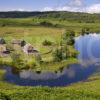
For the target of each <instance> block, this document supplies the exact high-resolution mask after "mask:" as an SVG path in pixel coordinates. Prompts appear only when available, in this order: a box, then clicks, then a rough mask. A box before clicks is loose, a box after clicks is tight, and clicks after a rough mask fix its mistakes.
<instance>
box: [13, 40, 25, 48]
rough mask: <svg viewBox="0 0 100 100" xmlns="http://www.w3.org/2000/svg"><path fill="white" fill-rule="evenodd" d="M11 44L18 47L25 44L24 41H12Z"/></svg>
mask: <svg viewBox="0 0 100 100" xmlns="http://www.w3.org/2000/svg"><path fill="white" fill-rule="evenodd" d="M12 44H13V45H19V46H21V47H23V46H25V45H26V42H25V41H24V40H20V39H13V40H12Z"/></svg>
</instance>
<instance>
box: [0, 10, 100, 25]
mask: <svg viewBox="0 0 100 100" xmlns="http://www.w3.org/2000/svg"><path fill="white" fill-rule="evenodd" d="M28 17H36V18H56V19H59V20H61V21H62V20H67V21H75V22H79V23H81V22H86V23H95V22H100V14H89V13H80V12H67V11H51V12H18V11H13V12H0V18H28Z"/></svg>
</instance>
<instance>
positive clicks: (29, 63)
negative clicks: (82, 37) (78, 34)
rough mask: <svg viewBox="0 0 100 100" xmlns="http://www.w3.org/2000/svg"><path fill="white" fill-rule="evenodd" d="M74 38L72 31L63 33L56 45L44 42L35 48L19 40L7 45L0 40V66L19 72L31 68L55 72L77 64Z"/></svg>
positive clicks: (48, 41) (47, 41)
mask: <svg viewBox="0 0 100 100" xmlns="http://www.w3.org/2000/svg"><path fill="white" fill-rule="evenodd" d="M74 37H75V33H74V32H73V31H69V32H64V33H63V34H61V36H60V39H59V42H57V43H56V42H53V41H50V40H44V41H42V42H41V44H38V45H35V46H33V45H32V44H30V43H29V42H27V41H25V40H21V39H13V40H12V41H11V43H7V42H6V41H5V40H4V39H2V38H1V40H0V42H1V44H0V64H1V65H7V66H12V67H14V68H18V69H19V70H21V69H26V68H28V69H29V68H31V69H33V70H35V71H41V70H51V71H56V70H58V69H60V68H62V67H63V66H66V65H68V64H71V63H76V62H77V59H76V56H77V54H78V52H77V51H76V50H75V49H74V43H75V41H74ZM33 44H34V43H33Z"/></svg>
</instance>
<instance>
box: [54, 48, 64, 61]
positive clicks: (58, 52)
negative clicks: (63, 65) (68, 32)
mask: <svg viewBox="0 0 100 100" xmlns="http://www.w3.org/2000/svg"><path fill="white" fill-rule="evenodd" d="M53 58H54V61H57V62H58V61H62V60H63V58H64V55H63V51H62V50H61V49H58V48H57V49H56V50H55V51H54V52H53Z"/></svg>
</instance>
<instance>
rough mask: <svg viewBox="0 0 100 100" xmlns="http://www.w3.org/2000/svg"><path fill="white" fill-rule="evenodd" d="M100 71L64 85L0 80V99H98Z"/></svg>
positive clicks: (99, 94) (99, 93)
mask: <svg viewBox="0 0 100 100" xmlns="http://www.w3.org/2000/svg"><path fill="white" fill-rule="evenodd" d="M99 84H100V73H97V74H96V75H93V76H92V77H90V78H89V79H87V80H86V81H83V82H78V83H75V84H72V85H70V86H66V87H53V88H50V87H41V86H38V87H27V86H26V87H24V86H16V85H13V84H8V83H6V82H0V99H1V100H18V99H20V100H59V99H61V100H99V97H100V87H99Z"/></svg>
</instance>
